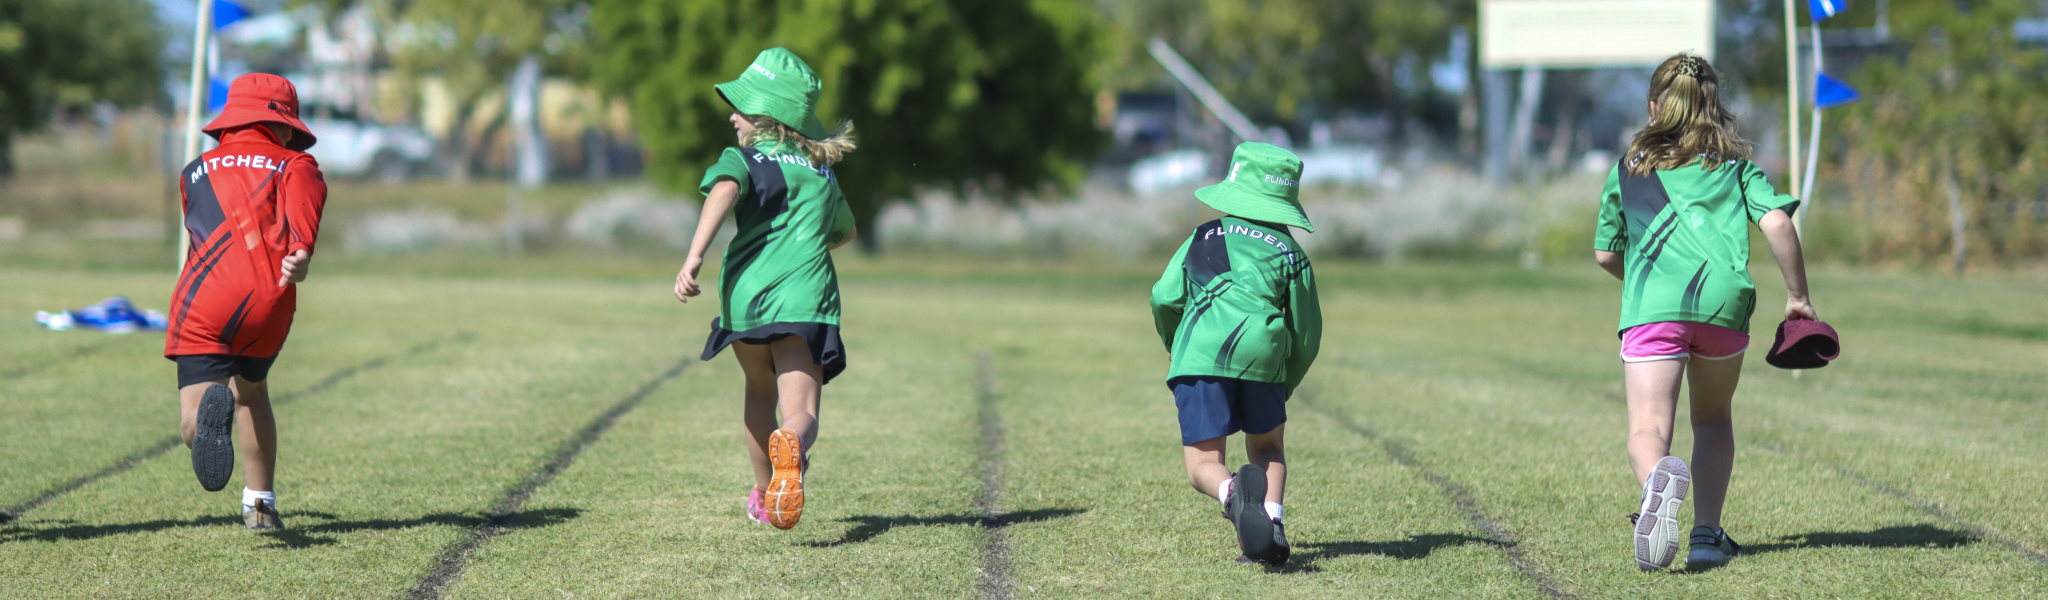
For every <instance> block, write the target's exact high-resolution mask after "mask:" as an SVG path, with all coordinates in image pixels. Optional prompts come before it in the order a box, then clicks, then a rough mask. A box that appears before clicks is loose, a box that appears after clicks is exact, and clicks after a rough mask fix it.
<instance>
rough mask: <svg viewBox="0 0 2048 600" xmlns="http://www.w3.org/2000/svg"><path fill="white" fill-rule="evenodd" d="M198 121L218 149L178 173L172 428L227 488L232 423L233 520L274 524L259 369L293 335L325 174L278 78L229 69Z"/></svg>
mask: <svg viewBox="0 0 2048 600" xmlns="http://www.w3.org/2000/svg"><path fill="white" fill-rule="evenodd" d="M205 131H206V133H207V134H208V135H211V136H213V137H214V138H215V139H218V140H220V147H218V148H215V149H213V150H211V151H208V152H206V153H204V154H201V155H199V158H198V159H197V160H194V161H192V163H191V164H189V165H186V166H185V168H184V170H182V171H181V172H180V173H179V176H178V189H179V195H180V196H181V197H182V198H183V201H184V213H185V229H186V230H187V231H189V232H190V233H191V239H192V241H191V245H190V246H189V247H187V248H186V249H185V268H184V271H183V272H182V273H181V274H179V276H178V284H177V287H176V288H175V289H174V290H173V291H172V293H171V305H170V331H169V333H168V335H167V336H166V339H165V342H164V357H165V358H168V359H171V360H173V361H175V362H176V363H177V364H178V401H179V405H180V413H179V415H180V417H181V418H180V423H179V425H180V433H181V434H182V435H183V436H184V439H185V444H186V445H187V446H189V447H190V448H191V449H192V470H193V473H194V474H196V475H198V477H199V484H200V486H202V487H204V488H206V490H207V491H210V492H211V491H219V490H220V489H221V488H223V487H226V486H227V482H228V476H229V475H230V474H231V473H232V472H233V471H234V466H235V458H234V441H233V439H232V438H233V433H232V430H234V429H235V428H236V427H235V425H236V423H237V422H238V421H239V422H240V425H241V427H240V434H241V437H242V444H243V448H242V451H243V459H244V461H245V464H246V467H245V470H244V472H243V479H244V486H245V487H243V489H242V520H243V523H244V524H245V525H246V526H248V527H249V528H250V529H280V528H283V526H284V523H283V520H282V519H281V518H279V516H278V514H277V495H276V492H275V491H274V490H272V488H271V475H272V469H273V468H274V467H275V466H276V462H277V426H276V423H275V422H274V421H273V420H272V418H271V413H270V394H269V391H268V389H267V386H266V379H267V376H268V374H269V372H270V365H271V363H273V362H275V361H276V360H277V353H278V350H280V349H282V348H283V347H284V341H285V337H286V336H287V335H288V334H290V333H291V326H292V314H293V313H294V312H295V311H296V310H297V309H298V288H297V286H296V285H295V284H297V283H298V282H300V281H304V280H305V279H306V271H307V269H308V267H310V266H311V265H310V263H311V260H312V255H313V242H314V239H315V238H316V237H318V235H319V232H320V211H321V208H322V207H324V206H325V205H326V203H327V183H326V181H325V180H324V179H323V178H322V177H321V175H320V166H319V164H318V163H316V162H314V160H313V156H312V155H309V154H306V153H305V150H306V149H307V148H310V147H312V146H313V142H314V141H315V138H314V137H313V133H312V132H311V131H309V130H307V129H306V124H305V123H304V122H302V121H300V120H299V101H298V90H296V89H295V88H293V87H292V84H291V82H290V81H286V80H285V79H284V78H283V77H278V76H276V75H271V74H268V73H251V74H248V75H243V76H241V77H238V78H236V79H235V81H234V83H233V84H232V85H231V86H229V88H228V101H227V106H226V107H225V108H223V109H222V111H221V114H220V116H219V117H218V118H215V119H214V120H213V122H211V123H208V124H207V125H206V128H205Z"/></svg>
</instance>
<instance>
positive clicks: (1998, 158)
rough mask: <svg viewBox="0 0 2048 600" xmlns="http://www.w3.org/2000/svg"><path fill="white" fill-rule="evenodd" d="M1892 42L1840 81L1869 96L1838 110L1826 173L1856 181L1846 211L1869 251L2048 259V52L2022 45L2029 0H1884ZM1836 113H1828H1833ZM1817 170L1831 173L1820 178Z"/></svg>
mask: <svg viewBox="0 0 2048 600" xmlns="http://www.w3.org/2000/svg"><path fill="white" fill-rule="evenodd" d="M1891 9H1892V10H1891V15H1890V25H1891V28H1892V32H1893V36H1894V37H1893V39H1894V40H1895V43H1897V44H1898V45H1899V46H1898V47H1897V48H1896V50H1897V53H1896V54H1895V55H1894V56H1893V57H1892V58H1880V59H1874V60H1871V61H1870V62H1869V63H1867V64H1866V65H1865V66H1864V68H1863V69H1861V70H1860V72H1857V73H1854V74H1851V75H1850V76H1849V77H1846V78H1845V79H1848V80H1849V81H1850V82H1851V83H1852V84H1854V85H1856V86H1857V87H1858V88H1859V89H1861V90H1862V91H1863V93H1864V101H1863V102H1860V103H1857V104H1852V105H1849V106H1848V107H1845V108H1841V109H1835V111H1838V112H1839V113H1840V114H1841V115H1842V119H1841V121H1840V122H1841V126H1840V128H1839V129H1835V130H1834V131H1835V132H1836V133H1832V134H1830V135H1829V137H1831V138H1834V139H1833V140H1830V141H1832V142H1833V143H1834V145H1835V146H1836V147H1837V148H1838V149H1839V151H1837V152H1832V153H1829V156H1828V158H1829V159H1831V160H1830V161H1829V163H1827V166H1826V167H1824V168H1825V169H1829V170H1834V169H1839V171H1837V172H1841V173H1844V174H1845V175H1846V176H1847V177H1848V178H1850V179H1852V180H1861V182H1862V189H1860V190H1859V191H1861V192H1863V193H1859V194H1857V195H1856V196H1857V198H1856V200H1855V204H1854V210H1856V211H1858V212H1859V213H1860V215H1859V218H1860V220H1862V221H1863V223H1864V224H1866V225H1867V226H1869V227H1872V228H1874V229H1876V231H1874V232H1873V235H1870V236H1868V237H1866V238H1864V240H1865V242H1864V243H1865V246H1864V247H1863V248H1862V249H1861V250H1862V251H1863V253H1865V254H1866V255H1871V256H1877V257H1934V256H1940V255H1942V254H1944V253H1946V254H1948V263H1949V265H1950V267H1951V268H1952V269H1953V270H1954V271H1955V272H1957V273H1961V272H1962V270H1963V267H1964V265H1965V264H1966V263H1967V262H1968V261H1969V260H1970V256H1971V254H1973V253H1974V254H1976V255H1977V256H1978V257H1980V258H1982V259H1987V260H1990V261H2004V260H2011V259H2016V258H2040V257H2043V256H2048V232H2044V231H2043V227H2042V226H2043V224H2044V221H2048V104H2044V103H2043V102H2042V100H2041V99H2042V98H2044V97H2048V55H2044V53H2043V51H2042V48H2041V47H2040V43H2041V42H2040V41H2039V40H2035V41H2033V42H2031V43H2032V44H2033V45H2032V46H2028V45H2025V43H2024V42H2022V40H2020V39H2019V37H2018V33H2017V32H2016V31H2015V28H2014V26H2015V24H2016V23H2017V22H2019V21H2020V20H2021V19H2026V18H2032V19H2039V18H2042V17H2044V16H2048V14H2044V13H2048V8H2044V7H2043V6H2041V5H2039V4H2038V3H2036V2H2033V1H2032V0H1972V1H1967V2H1955V3H1951V2H1946V1H1937V0H1893V1H1892V3H1891ZM1835 111H1831V112H1830V114H1831V115H1832V114H1835ZM1823 172H1826V171H1823Z"/></svg>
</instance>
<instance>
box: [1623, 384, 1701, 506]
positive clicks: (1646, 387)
mask: <svg viewBox="0 0 2048 600" xmlns="http://www.w3.org/2000/svg"><path fill="white" fill-rule="evenodd" d="M1685 362H1686V361H1682V360H1656V361H1650V362H1637V363H1622V379H1623V381H1624V382H1625V383H1626V387H1627V392H1628V462H1629V466H1631V467H1633V468H1634V469H1635V472H1636V483H1642V482H1643V480H1644V479H1646V478H1648V477H1649V476H1650V472H1651V471H1654V470H1656V469H1657V461H1659V460H1662V459H1663V458H1664V457H1666V456H1670V455H1671V418H1672V414H1673V413H1674V412H1675V411H1676V410H1677V406H1678V383H1679V380H1680V379H1682V378H1683V377H1684V376H1685Z"/></svg>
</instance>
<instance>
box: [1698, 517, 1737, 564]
mask: <svg viewBox="0 0 2048 600" xmlns="http://www.w3.org/2000/svg"><path fill="white" fill-rule="evenodd" d="M1741 554H1742V545H1741V544H1737V543H1735V539H1734V538H1731V537H1728V532H1727V531H1725V530H1722V529H1721V528H1719V527H1706V526H1700V527H1694V528H1692V552H1691V553H1688V554H1686V555H1685V566H1687V567H1692V566H1703V567H1705V566H1714V565H1719V564H1721V563H1725V562H1728V559H1731V558H1735V557H1736V556H1739V555H1741Z"/></svg>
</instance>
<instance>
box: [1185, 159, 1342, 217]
mask: <svg viewBox="0 0 2048 600" xmlns="http://www.w3.org/2000/svg"><path fill="white" fill-rule="evenodd" d="M1300 195H1301V157H1298V156H1295V155H1294V153H1293V152H1288V151H1287V149H1286V148H1281V147H1279V146H1275V145H1272V144H1267V143H1264V142H1245V143H1243V144H1238V146H1237V151H1236V152H1233V153H1231V155H1230V176H1229V177H1226V178H1225V179H1224V180H1223V181H1221V182H1218V183H1217V184H1216V185H1212V186H1208V187H1205V188H1202V189H1199V190H1195V198H1196V199H1199V200H1201V201H1202V203H1203V204H1207V205H1209V207H1210V208H1214V209H1216V210H1220V211H1223V212H1224V214H1228V215H1232V216H1237V217H1243V218H1246V219H1252V220H1255V221H1267V222H1272V223H1279V224H1281V225H1292V226H1295V227H1300V228H1302V229H1305V230H1308V231H1311V232H1313V231H1315V230H1316V228H1315V226H1314V225H1310V224H1309V222H1308V213H1306V212H1302V210H1301V199H1300Z"/></svg>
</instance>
